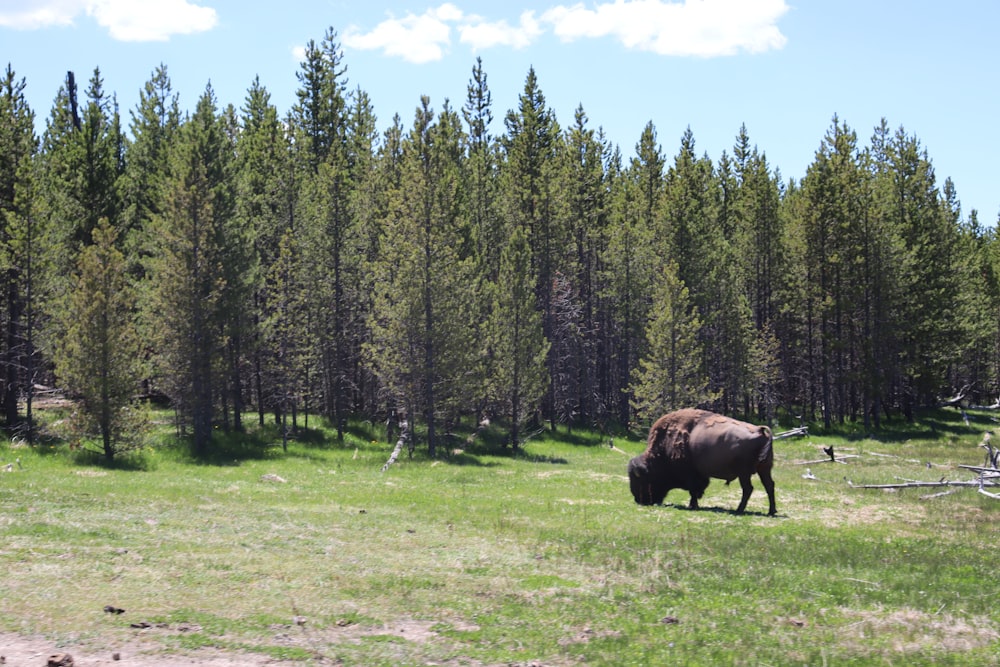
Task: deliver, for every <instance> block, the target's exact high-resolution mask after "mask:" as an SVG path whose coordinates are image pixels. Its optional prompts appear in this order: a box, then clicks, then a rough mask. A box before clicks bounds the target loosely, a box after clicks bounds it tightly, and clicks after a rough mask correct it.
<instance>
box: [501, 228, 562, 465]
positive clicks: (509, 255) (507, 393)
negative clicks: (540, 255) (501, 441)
mask: <svg viewBox="0 0 1000 667" xmlns="http://www.w3.org/2000/svg"><path fill="white" fill-rule="evenodd" d="M534 287H535V282H534V276H533V275H532V273H531V249H530V248H529V247H528V239H527V235H526V234H525V232H524V230H523V229H520V228H516V229H515V230H514V231H513V232H512V233H511V237H510V240H509V241H508V243H507V244H506V246H505V247H504V250H503V253H502V255H501V259H500V272H499V275H498V279H497V282H496V283H495V285H494V286H493V288H492V292H493V307H492V310H491V312H490V321H489V324H488V332H489V334H488V340H489V343H488V346H489V348H490V351H491V356H492V358H493V359H494V360H495V361H494V364H493V366H492V371H493V373H492V380H491V384H492V387H493V391H492V393H493V394H494V397H495V398H494V400H495V402H496V404H497V405H498V406H500V407H501V409H502V411H503V414H504V415H505V416H506V419H507V423H508V429H509V430H508V442H510V443H511V445H512V446H513V447H514V448H517V447H519V446H520V441H521V428H522V426H523V425H524V423H525V421H526V420H528V419H530V418H531V416H532V415H534V414H535V413H536V411H537V410H538V408H539V404H540V401H541V399H542V397H543V396H544V395H545V390H546V386H547V384H548V372H547V370H546V366H545V359H546V356H547V355H548V350H549V344H548V341H546V340H545V337H544V335H543V334H542V315H541V312H540V311H539V310H538V308H537V306H536V305H535V299H534Z"/></svg>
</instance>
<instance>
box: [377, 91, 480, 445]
mask: <svg viewBox="0 0 1000 667" xmlns="http://www.w3.org/2000/svg"><path fill="white" fill-rule="evenodd" d="M402 148H403V153H402V163H401V180H400V187H399V190H398V191H397V192H395V193H394V195H393V200H392V211H391V219H390V223H389V228H388V229H387V232H386V239H385V244H384V248H385V251H384V253H383V254H382V255H381V256H380V258H379V262H378V265H377V266H376V271H377V272H378V275H379V282H380V284H381V286H382V287H381V289H380V290H379V293H378V294H376V297H375V303H374V309H373V314H372V323H371V329H372V332H373V340H372V342H371V343H370V344H369V346H368V347H367V350H368V353H369V358H370V360H371V363H372V364H373V367H374V368H375V370H376V372H377V373H378V375H379V377H380V379H381V380H382V382H383V384H384V385H385V386H386V387H387V388H388V389H389V391H390V392H392V393H393V395H394V401H395V402H396V404H397V405H400V406H405V408H406V411H407V413H408V415H409V418H410V419H411V420H412V419H415V418H416V417H417V416H418V415H419V416H420V417H422V420H423V423H424V425H425V426H426V429H427V445H428V453H429V454H430V455H431V456H432V457H433V456H435V455H436V451H437V444H438V442H437V441H438V435H437V426H438V420H439V417H441V416H449V417H450V416H454V415H456V414H457V411H458V408H459V406H461V405H462V404H463V403H465V402H466V401H467V400H468V399H467V396H468V394H469V391H470V387H469V386H468V384H467V382H468V376H469V371H470V370H471V369H472V368H473V365H474V359H475V354H476V353H475V347H474V344H473V340H472V331H473V328H472V321H471V315H470V303H471V300H472V299H474V298H475V295H474V294H473V293H472V290H470V289H469V286H470V285H473V284H474V283H473V280H472V278H473V273H472V261H471V258H467V257H461V256H460V254H459V251H460V249H461V247H462V240H463V238H465V237H466V236H465V235H466V231H467V229H466V225H467V221H466V220H465V218H464V216H463V213H462V209H461V206H460V204H461V177H460V174H461V160H462V144H461V127H460V125H459V121H458V117H457V114H455V113H454V112H453V111H451V110H450V108H448V106H447V104H446V105H445V108H444V110H443V111H442V112H441V114H440V116H439V118H438V120H437V122H436V123H435V122H434V114H433V111H432V110H431V108H430V102H429V100H428V99H427V98H426V97H424V98H423V99H422V100H421V106H420V107H418V108H417V111H416V115H415V118H414V125H413V128H412V130H411V131H410V133H409V135H408V137H407V138H406V140H405V141H404V142H403V144H402Z"/></svg>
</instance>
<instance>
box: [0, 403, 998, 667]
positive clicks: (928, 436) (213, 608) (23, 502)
mask: <svg viewBox="0 0 1000 667" xmlns="http://www.w3.org/2000/svg"><path fill="white" fill-rule="evenodd" d="M929 420H930V421H929V423H927V424H917V425H915V426H910V425H906V424H899V425H892V426H893V428H894V429H895V430H889V431H887V432H886V433H885V434H881V435H879V436H878V437H869V436H868V434H862V433H856V432H848V431H849V429H848V427H843V428H840V429H839V430H835V432H833V433H820V434H818V435H814V436H811V437H808V438H802V439H795V440H781V441H778V442H777V443H776V469H775V479H776V483H777V500H778V510H779V517H777V518H769V517H766V516H763V511H764V509H765V508H766V498H765V496H764V494H763V492H762V491H761V490H758V491H757V492H755V493H754V495H753V497H752V498H751V500H750V505H749V507H748V509H749V510H750V513H749V514H748V515H747V516H742V517H739V516H735V515H734V514H732V511H731V510H732V509H733V508H735V506H736V504H737V503H738V501H739V495H740V491H739V487H738V485H735V486H728V487H727V486H725V485H723V484H721V483H720V482H718V481H713V482H712V484H711V485H710V486H709V488H708V491H707V493H706V496H705V498H704V499H703V505H704V507H705V508H706V509H705V510H703V511H695V512H692V511H688V510H686V509H682V508H681V507H678V506H677V505H684V504H686V502H687V497H686V494H685V493H683V492H681V491H673V492H671V494H670V495H669V496H668V498H667V501H666V503H667V504H665V505H664V506H661V507H639V506H636V505H635V504H634V503H633V502H632V499H631V496H630V495H629V492H628V484H627V480H626V478H625V463H626V461H627V456H625V455H622V454H621V452H618V451H615V450H613V449H611V448H610V447H607V437H606V436H598V435H595V434H588V433H586V432H583V431H574V432H573V433H572V434H567V433H565V432H563V431H560V432H558V433H554V434H553V433H547V432H546V433H544V434H540V435H539V436H537V437H536V438H535V439H533V440H531V441H530V442H529V443H528V444H527V446H526V447H525V449H524V450H523V451H521V452H514V451H513V450H510V449H505V448H503V447H502V446H500V445H499V444H498V443H499V442H501V441H502V438H501V437H499V436H496V434H494V435H493V436H491V437H489V438H486V439H485V440H484V441H477V442H475V443H473V444H471V445H466V444H465V439H466V438H467V437H468V433H470V432H471V429H469V430H465V431H459V430H458V429H456V431H457V432H456V434H455V442H456V443H457V445H456V446H455V447H454V448H449V449H448V450H447V452H445V454H444V455H443V456H442V458H441V459H439V460H434V461H432V460H428V459H427V457H426V454H425V450H424V449H423V448H418V450H417V451H416V452H415V455H414V457H413V459H410V458H408V457H407V456H406V455H404V456H403V457H402V458H401V459H400V460H399V461H398V462H397V463H396V464H395V465H394V466H393V467H392V468H390V470H389V471H388V472H387V473H385V474H382V473H380V472H379V470H380V468H381V466H382V464H383V463H384V462H385V460H386V458H387V457H388V454H389V451H390V450H391V447H392V443H387V442H382V441H380V440H379V436H380V435H382V436H384V433H383V434H380V433H379V432H378V429H377V428H374V427H372V426H371V425H368V424H364V423H360V424H352V426H351V428H350V429H349V430H348V433H347V437H346V438H345V441H344V442H343V443H338V442H336V439H335V436H334V434H333V433H332V432H331V431H330V430H329V429H328V428H326V427H324V426H321V427H319V428H316V429H314V430H311V431H310V432H308V433H307V434H305V437H303V438H302V440H303V441H293V442H292V443H291V444H290V446H289V451H288V453H287V454H285V453H284V452H283V451H282V449H281V447H280V437H279V434H278V433H277V431H276V430H273V429H268V428H266V429H264V430H262V431H259V432H254V433H251V434H250V435H249V436H230V438H229V439H226V440H223V441H220V443H219V453H218V456H217V457H213V459H212V460H210V461H200V462H193V461H192V460H191V459H190V457H189V456H188V454H187V452H186V451H185V450H184V449H183V448H180V447H174V446H170V445H169V438H167V437H163V438H161V439H160V440H157V441H154V442H155V444H154V446H153V447H152V448H147V449H146V450H145V451H143V452H142V453H141V454H140V456H141V457H143V459H142V460H143V461H144V462H145V463H144V465H142V466H135V467H132V468H128V467H125V468H119V467H107V466H102V465H99V464H98V462H94V461H89V460H86V459H81V458H79V457H76V456H73V455H71V454H69V453H67V452H65V451H64V450H60V448H59V447H46V448H40V449H35V450H32V449H27V448H23V447H21V448H17V449H16V450H14V449H6V450H5V449H0V462H2V460H10V459H11V458H12V457H13V456H20V457H21V459H22V462H23V469H19V470H18V471H17V472H14V473H10V474H0V510H2V514H0V538H2V542H0V568H2V570H3V571H5V572H6V573H7V575H6V576H5V577H4V579H3V580H2V583H0V629H4V630H7V631H17V632H24V633H42V634H46V635H49V636H60V637H62V638H63V640H64V641H66V642H69V643H72V642H82V643H86V642H96V641H100V642H101V643H102V644H105V645H107V644H111V645H113V644H114V643H115V642H121V641H126V640H127V639H128V638H129V637H131V636H132V635H133V634H136V633H137V632H141V636H142V637H143V638H144V639H145V640H147V641H152V642H157V643H159V644H160V645H161V646H162V647H163V650H164V651H166V652H177V651H182V650H189V649H193V648H197V647H203V646H212V647H218V648H221V649H223V650H250V651H255V652H259V653H262V654H265V655H269V656H271V657H273V658H275V659H283V660H288V661H291V662H296V663H298V664H308V663H310V662H316V663H319V662H321V660H320V657H322V658H326V659H328V660H339V661H342V662H343V664H347V665H351V664H353V665H401V664H412V665H417V664H427V663H430V662H437V663H449V662H451V663H452V664H484V665H500V664H510V663H515V664H526V663H530V662H539V663H541V664H546V665H574V664H588V665H601V664H607V665H628V664H699V665H701V664H824V663H825V664H898V663H902V662H905V663H906V664H910V665H925V664H926V665H931V664H946V665H947V664H952V665H973V664H974V665H983V664H995V656H996V654H997V650H998V648H1000V640H998V637H1000V613H998V611H997V605H996V599H995V587H994V586H993V585H992V583H991V582H992V581H993V580H994V575H993V569H994V565H995V563H994V560H995V559H994V558H993V555H992V554H993V551H994V549H995V546H996V542H995V537H994V535H995V534H996V533H995V527H996V522H997V519H998V517H1000V503H997V501H994V500H990V499H987V498H985V497H983V496H980V495H978V494H976V493H975V491H974V490H964V491H962V492H960V493H956V494H954V495H952V496H947V497H942V498H936V499H933V500H923V499H921V495H923V494H924V493H925V492H923V491H921V490H912V491H913V492H911V490H904V491H900V492H896V493H886V492H882V491H867V490H860V489H852V488H850V487H849V486H848V485H847V484H846V481H845V478H850V479H852V480H853V481H855V482H856V483H859V482H863V481H872V482H885V481H891V480H892V479H893V478H895V477H896V476H908V477H921V478H927V479H930V478H933V479H937V478H938V477H940V476H941V475H950V476H954V477H958V476H960V475H962V474H963V473H961V471H958V470H956V469H955V467H954V466H955V465H956V464H957V463H973V464H975V463H978V462H980V461H981V458H982V455H981V450H978V449H977V448H976V444H977V443H978V441H979V437H980V435H981V431H980V430H979V429H978V428H976V427H966V426H965V425H964V423H963V422H962V421H961V420H960V418H959V416H958V414H957V412H954V411H951V412H949V411H941V412H938V413H934V414H932V415H930V417H929ZM311 423H312V422H311ZM776 430H780V429H776ZM614 442H615V445H616V446H617V447H619V448H620V449H622V450H624V451H626V452H629V453H633V452H635V453H637V452H639V451H641V450H642V448H643V439H642V438H640V437H632V438H622V437H621V436H616V437H615V441H614ZM831 443H833V444H835V446H836V447H837V449H838V451H842V452H843V453H852V454H859V455H860V456H859V458H856V459H850V460H849V462H848V464H847V465H841V464H835V463H822V464H809V465H808V466H805V465H800V464H801V463H802V462H803V461H810V460H814V459H819V458H822V457H823V454H822V452H821V447H822V446H824V445H828V444H831ZM458 449H461V452H460V453H455V450H458ZM873 452H877V453H882V454H887V455H889V456H891V457H897V458H887V457H876V456H874V455H873ZM911 461H915V462H916V463H913V462H911ZM927 462H931V463H932V465H933V467H932V469H930V470H928V469H927V468H926V463H927ZM807 467H809V468H810V469H811V471H812V473H813V476H814V477H816V479H815V480H807V479H804V478H803V477H802V475H803V473H804V472H805V470H806V468H807ZM265 475H278V476H280V477H281V478H282V479H284V480H286V481H285V482H284V483H281V482H268V481H264V476H265ZM759 486H760V485H759V484H758V487H759ZM107 604H112V605H115V606H118V607H122V608H124V609H126V613H125V614H122V615H121V616H112V615H108V614H105V613H103V611H102V609H103V606H104V605H107ZM295 617H301V618H302V619H305V620H304V622H303V624H302V625H299V624H297V623H296V622H295V621H294V620H293V619H294V618H295ZM664 619H674V620H676V621H677V622H665V621H664ZM136 621H148V622H150V623H151V625H152V627H150V628H148V629H146V630H142V631H136V630H133V629H131V628H129V624H130V623H133V622H136ZM991 661H992V662H991Z"/></svg>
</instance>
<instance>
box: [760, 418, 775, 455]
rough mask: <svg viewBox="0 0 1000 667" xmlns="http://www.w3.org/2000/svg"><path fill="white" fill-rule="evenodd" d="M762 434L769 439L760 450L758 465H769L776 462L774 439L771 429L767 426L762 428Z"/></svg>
mask: <svg viewBox="0 0 1000 667" xmlns="http://www.w3.org/2000/svg"><path fill="white" fill-rule="evenodd" d="M760 432H761V434H762V435H764V436H765V437H766V438H767V442H765V443H764V446H763V447H761V448H760V453H759V454H758V455H757V463H767V462H769V461H773V460H774V437H773V436H772V435H771V429H770V428H768V427H767V426H761V427H760Z"/></svg>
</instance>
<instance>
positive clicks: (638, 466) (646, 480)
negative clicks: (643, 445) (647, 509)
mask: <svg viewBox="0 0 1000 667" xmlns="http://www.w3.org/2000/svg"><path fill="white" fill-rule="evenodd" d="M628 480H629V485H630V486H631V487H632V497H633V498H635V502H637V503H638V504H640V505H659V504H661V503H663V499H664V498H666V497H667V491H669V490H670V489H669V488H668V486H667V485H666V484H664V482H663V478H662V475H653V474H650V470H649V466H648V465H647V461H646V457H645V455H640V456H636V457H635V458H633V459H632V460H631V461H629V462H628Z"/></svg>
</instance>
